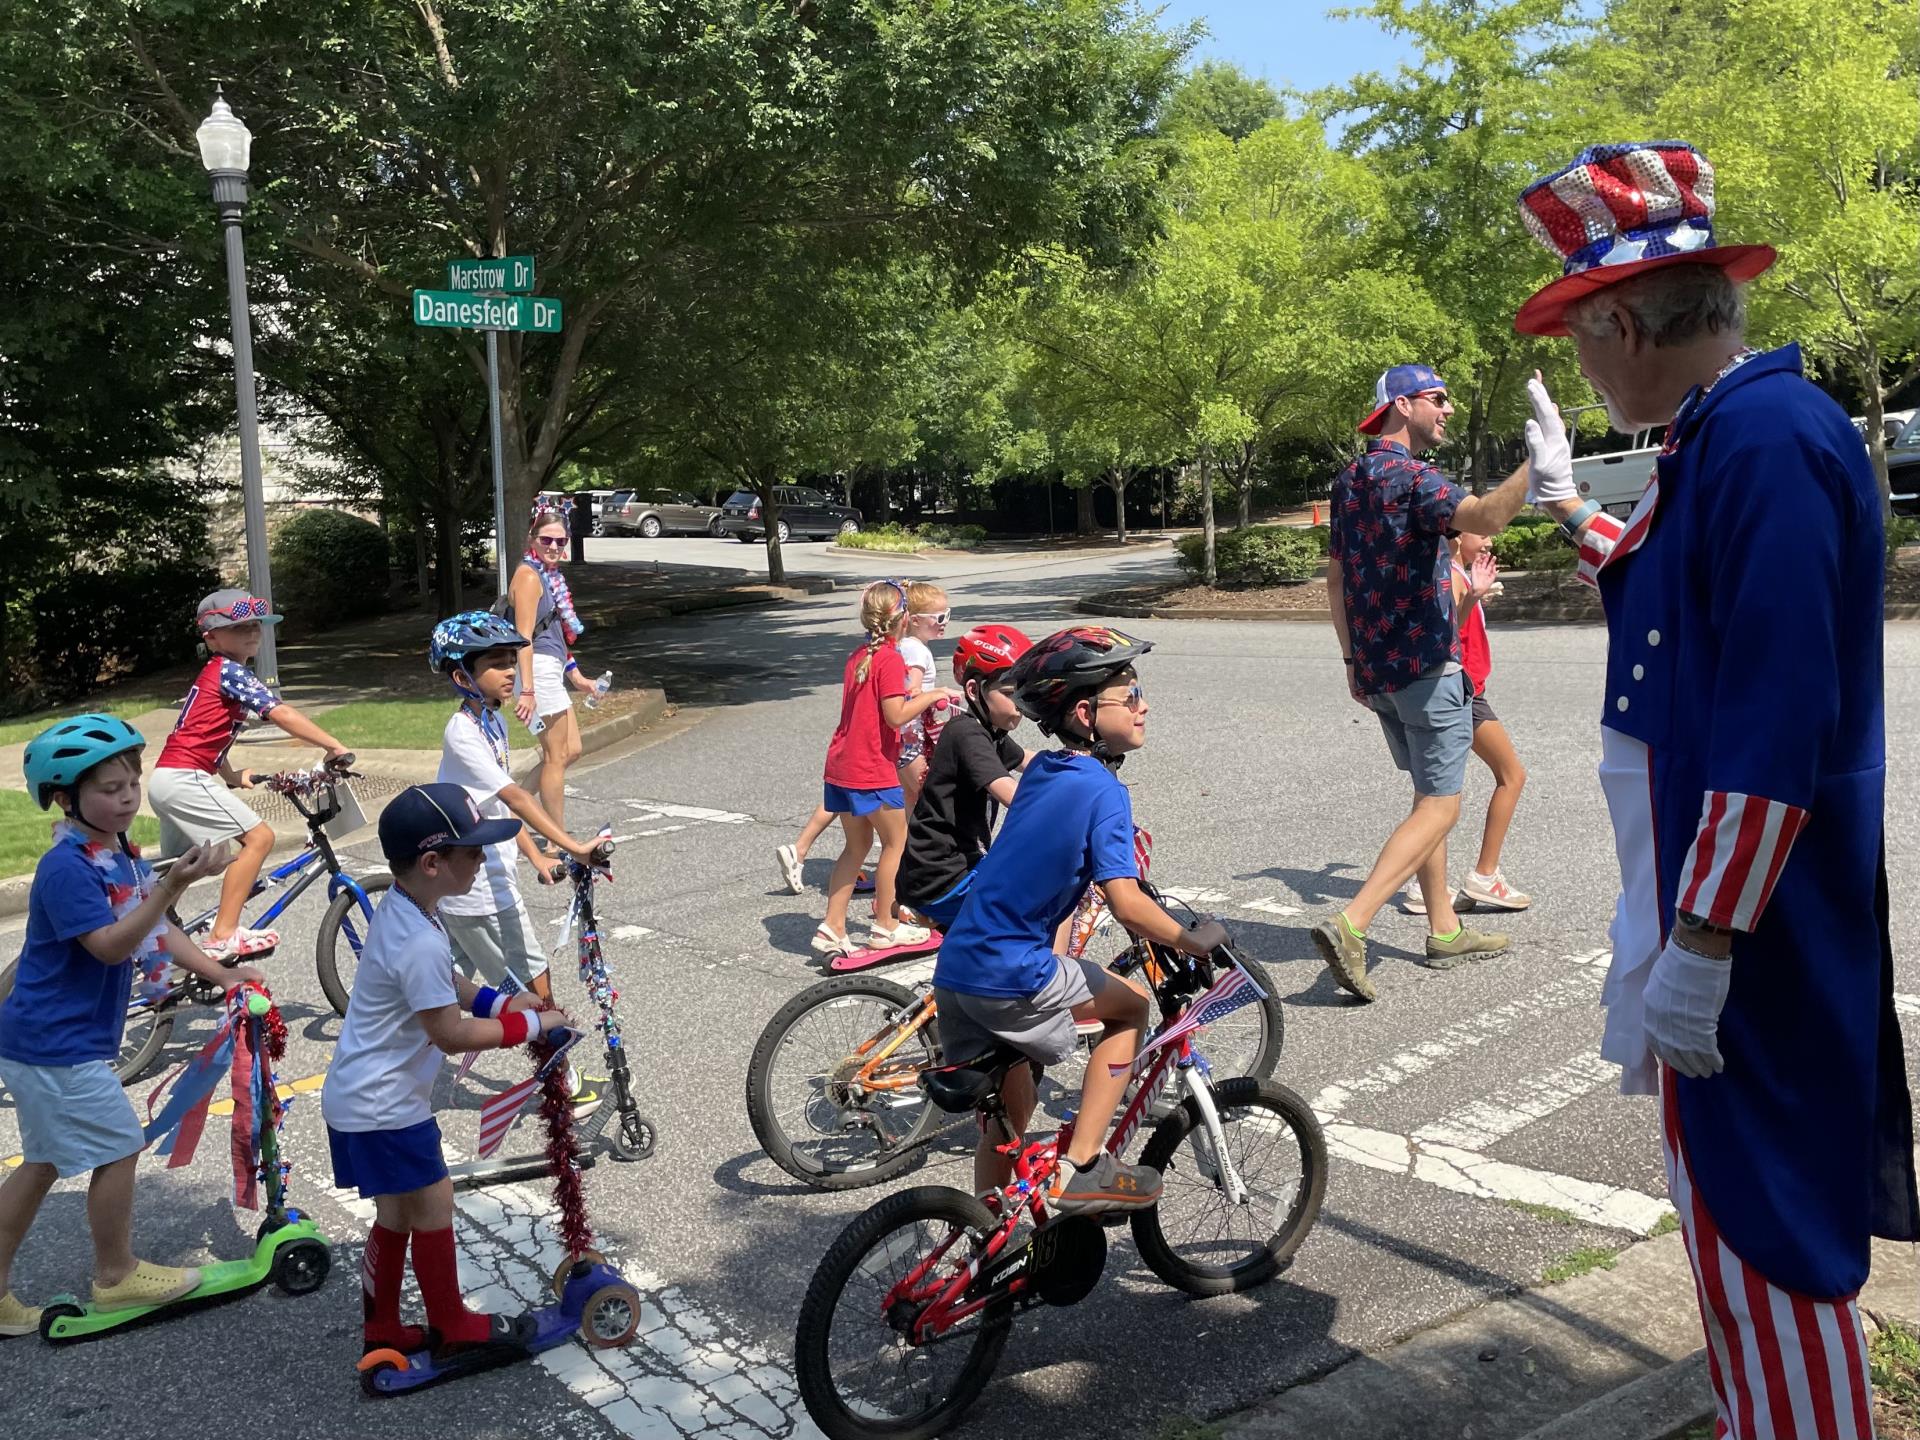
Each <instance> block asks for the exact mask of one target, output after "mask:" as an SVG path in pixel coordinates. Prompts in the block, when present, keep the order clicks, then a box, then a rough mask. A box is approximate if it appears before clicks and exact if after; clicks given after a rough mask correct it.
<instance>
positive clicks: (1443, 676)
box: [1367, 670, 1473, 795]
mask: <svg viewBox="0 0 1920 1440" xmlns="http://www.w3.org/2000/svg"><path fill="white" fill-rule="evenodd" d="M1367 703H1368V704H1369V705H1370V706H1372V707H1373V711H1374V713H1375V714H1377V715H1378V716H1379V717H1380V728H1381V730H1382V731H1384V732H1385V734H1386V737H1387V749H1388V750H1390V751H1392V752H1393V763H1394V764H1395V765H1398V766H1399V767H1400V768H1401V769H1402V770H1404V771H1406V772H1407V773H1408V774H1409V775H1411V776H1412V777H1413V791H1414V793H1415V794H1416V795H1458V794H1459V793H1460V791H1461V789H1462V788H1464V786H1465V785H1466V783H1467V753H1468V752H1469V751H1470V750H1472V749H1473V682H1472V681H1471V680H1469V679H1468V678H1467V672H1466V671H1465V670H1455V671H1453V672H1452V673H1451V674H1448V673H1444V672H1443V671H1441V670H1429V671H1428V672H1427V673H1426V674H1424V675H1422V676H1421V677H1420V678H1419V679H1418V680H1415V681H1414V682H1413V683H1412V684H1411V685H1408V686H1406V687H1405V688H1404V689H1400V690H1395V691H1394V692H1393V693H1392V694H1390V695H1373V696H1369V697H1368V700H1367Z"/></svg>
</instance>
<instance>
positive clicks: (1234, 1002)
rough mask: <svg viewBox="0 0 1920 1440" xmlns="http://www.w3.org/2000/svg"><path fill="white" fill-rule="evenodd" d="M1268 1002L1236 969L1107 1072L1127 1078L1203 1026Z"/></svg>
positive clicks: (1245, 974)
mask: <svg viewBox="0 0 1920 1440" xmlns="http://www.w3.org/2000/svg"><path fill="white" fill-rule="evenodd" d="M1264 998H1265V997H1264V995H1263V994H1262V992H1261V989H1260V987H1259V986H1258V985H1256V984H1254V983H1253V977H1252V976H1250V975H1249V974H1247V972H1246V971H1244V970H1242V969H1241V968H1240V967H1239V966H1238V965H1235V966H1234V967H1233V968H1232V969H1230V970H1228V971H1227V973H1226V974H1224V975H1222V976H1221V977H1220V978H1219V979H1218V980H1216V981H1214V982H1213V988H1212V989H1211V990H1209V991H1207V993H1206V994H1204V995H1202V996H1201V997H1200V998H1199V999H1198V1000H1196V1001H1195V1002H1194V1003H1193V1004H1191V1005H1189V1006H1187V1008H1186V1010H1185V1011H1184V1012H1182V1014H1181V1016H1180V1018H1179V1019H1178V1020H1176V1021H1174V1022H1173V1024H1171V1025H1169V1026H1168V1027H1167V1028H1166V1029H1165V1030H1162V1031H1161V1032H1160V1033H1159V1034H1158V1035H1156V1036H1154V1037H1153V1039H1151V1040H1149V1041H1148V1042H1147V1043H1146V1045H1145V1046H1144V1047H1142V1049H1141V1051H1140V1053H1139V1054H1138V1055H1136V1056H1134V1057H1133V1059H1132V1060H1130V1061H1128V1062H1126V1063H1125V1064H1122V1065H1109V1066H1108V1067H1107V1071H1108V1073H1109V1074H1113V1075H1124V1074H1126V1073H1127V1072H1128V1071H1129V1070H1132V1069H1134V1068H1135V1067H1137V1066H1138V1065H1139V1064H1140V1063H1141V1062H1142V1061H1144V1060H1145V1059H1146V1058H1147V1057H1148V1056H1149V1055H1151V1054H1153V1052H1154V1051H1156V1050H1161V1049H1164V1048H1165V1047H1167V1046H1168V1045H1171V1044H1173V1043H1174V1042H1175V1041H1177V1040H1179V1039H1180V1038H1181V1037H1182V1036H1184V1035H1190V1034H1192V1033H1193V1032H1194V1031H1195V1030H1198V1029H1201V1028H1202V1027H1203V1026H1207V1025H1211V1024H1213V1023H1214V1022H1215V1021H1217V1020H1222V1019H1225V1018H1226V1017H1227V1016H1229V1015H1231V1014H1232V1013H1233V1012H1234V1011H1236V1010H1238V1009H1239V1008H1240V1007H1241V1006H1243V1005H1251V1004H1253V1002H1254V1001H1256V1000H1260V999H1264Z"/></svg>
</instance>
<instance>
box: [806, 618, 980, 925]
mask: <svg viewBox="0 0 1920 1440" xmlns="http://www.w3.org/2000/svg"><path fill="white" fill-rule="evenodd" d="M907 611H908V606H907V587H906V586H905V585H904V584H902V583H901V582H900V581H898V580H876V581H875V582H874V583H873V584H871V585H869V586H868V587H867V588H866V590H865V591H864V592H862V594H861V596H860V627H861V628H862V629H863V630H865V631H866V632H867V638H866V640H865V641H864V642H863V643H862V644H861V645H860V646H858V647H857V648H856V649H855V650H854V652H853V653H852V654H851V655H849V656H847V663H846V668H845V671H844V673H843V675H842V680H841V692H840V724H839V726H838V727H837V728H836V729H835V730H834V732H833V740H832V741H831V743H829V745H828V746H827V766H826V797H825V805H826V808H827V810H828V811H829V812H830V813H832V814H833V815H835V816H837V817H838V818H839V821H840V828H841V829H842V830H843V831H844V832H845V834H846V847H845V848H844V849H843V850H842V851H841V852H840V858H839V860H837V861H836V862H835V863H834V867H833V877H832V878H831V879H830V880H829V881H828V882H827V917H826V919H825V920H823V921H822V922H821V923H820V927H819V928H818V929H817V930H815V931H814V932H813V949H814V952H815V953H816V954H820V955H827V956H837V955H851V954H852V953H853V952H854V950H855V949H856V948H858V947H857V946H855V944H854V943H853V941H852V940H850V939H849V938H848V936H847V908H848V906H849V905H851V904H852V902H853V885H854V881H855V880H856V879H857V878H858V877H859V874H860V863H861V861H863V860H864V859H866V856H867V851H868V850H869V849H870V848H871V847H872V845H873V838H874V836H875V835H876V834H878V835H879V837H880V862H879V864H878V865H876V866H875V867H874V872H873V927H872V930H871V931H870V933H869V934H868V937H867V945H868V947H870V948H872V949H875V950H885V949H888V948H890V947H892V946H895V945H918V944H922V943H924V942H925V941H926V939H927V938H928V932H927V931H926V929H925V928H923V927H922V926H919V925H911V924H900V923H896V917H895V915H894V893H893V887H894V877H895V875H896V874H897V873H898V871H899V869H900V856H901V854H902V852H904V851H905V849H906V844H907V811H906V797H905V796H904V794H902V792H901V789H900V775H899V768H900V727H901V726H903V725H905V724H907V723H908V722H909V721H911V720H915V719H918V718H919V717H920V716H921V715H922V714H924V713H925V712H926V711H928V710H931V709H932V708H933V707H934V706H935V705H936V704H951V703H953V702H954V701H955V700H958V699H960V698H961V697H960V696H958V695H956V694H955V693H954V692H953V691H951V690H947V689H944V688H941V687H935V688H934V689H931V690H927V691H924V692H922V693H919V694H914V695H911V697H910V696H909V691H908V686H907V679H908V677H907V665H906V661H905V660H903V659H902V658H901V656H900V647H899V643H898V642H899V639H900V636H901V634H902V632H903V631H904V630H905V629H906V623H907Z"/></svg>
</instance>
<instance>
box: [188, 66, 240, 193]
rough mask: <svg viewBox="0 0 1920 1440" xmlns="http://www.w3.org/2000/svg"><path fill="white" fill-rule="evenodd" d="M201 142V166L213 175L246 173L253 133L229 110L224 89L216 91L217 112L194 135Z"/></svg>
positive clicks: (202, 123) (214, 104) (217, 88)
mask: <svg viewBox="0 0 1920 1440" xmlns="http://www.w3.org/2000/svg"><path fill="white" fill-rule="evenodd" d="M194 138H195V139H196V140H198V141H199V142H200V163H201V164H202V165H204V166H206V167H207V170H208V171H209V172H210V173H212V174H215V175H217V174H219V173H220V172H221V171H223V170H229V171H235V170H237V171H239V172H240V173H242V174H245V173H246V169H247V159H248V157H249V155H250V154H251V152H252V149H253V132H252V131H250V130H248V129H247V127H246V126H245V125H243V124H241V123H240V117H239V116H238V115H236V114H234V113H233V111H232V110H230V109H228V108H227V102H226V98H225V97H224V96H223V95H222V94H221V93H220V87H219V86H217V85H216V86H215V87H214V90H213V109H212V110H211V111H209V112H208V114H207V118H206V119H204V120H202V121H201V122H200V128H199V129H198V130H196V131H194Z"/></svg>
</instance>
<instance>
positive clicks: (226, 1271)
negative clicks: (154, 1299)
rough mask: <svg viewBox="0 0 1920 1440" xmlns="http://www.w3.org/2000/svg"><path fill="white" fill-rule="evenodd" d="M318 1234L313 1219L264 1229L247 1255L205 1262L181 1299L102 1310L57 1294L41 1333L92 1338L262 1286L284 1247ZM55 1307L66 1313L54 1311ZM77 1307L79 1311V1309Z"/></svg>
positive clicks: (53, 1338)
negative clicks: (122, 1308) (159, 1303)
mask: <svg viewBox="0 0 1920 1440" xmlns="http://www.w3.org/2000/svg"><path fill="white" fill-rule="evenodd" d="M309 1238H310V1239H314V1240H318V1241H320V1242H321V1243H322V1244H324V1243H326V1237H325V1236H324V1235H322V1234H321V1233H320V1227H319V1226H317V1225H315V1224H314V1223H313V1222H312V1221H311V1220H292V1221H289V1222H288V1223H287V1224H285V1225H282V1226H281V1227H280V1228H279V1229H278V1230H274V1231H272V1232H271V1233H269V1234H266V1235H262V1236H261V1237H260V1241H259V1243H258V1244H257V1245H255V1246H254V1248H253V1254H251V1255H249V1256H247V1257H246V1258H245V1259H244V1260H216V1261H215V1262H214V1263H213V1264H211V1265H202V1266H201V1267H200V1283H199V1284H198V1285H197V1286H195V1287H194V1288H193V1289H192V1290H189V1291H188V1292H187V1293H186V1294H185V1295H182V1296H181V1297H180V1298H179V1299H178V1300H169V1301H167V1302H166V1303H165V1304H164V1305H138V1306H134V1307H133V1308H131V1309H127V1310H97V1309H95V1308H94V1306H93V1305H92V1304H91V1303H90V1302H88V1303H82V1302H81V1300H80V1298H79V1297H78V1296H75V1295H56V1296H54V1298H53V1299H51V1300H49V1301H48V1302H47V1304H46V1312H47V1313H46V1317H45V1318H44V1319H43V1320H42V1322H41V1326H40V1334H41V1336H42V1338H44V1339H46V1340H49V1341H51V1342H52V1343H54V1344H56V1345H57V1344H60V1343H61V1342H63V1341H74V1340H90V1339H92V1338H93V1337H94V1336H96V1335H104V1334H106V1333H107V1332H108V1331H111V1330H119V1329H122V1328H124V1327H126V1326H128V1325H138V1324H140V1323H141V1322H143V1321H146V1320H151V1319H154V1318H156V1317H158V1316H161V1315H170V1314H172V1313H174V1312H175V1311H178V1310H192V1309H197V1308H199V1307H200V1306H202V1305H211V1304H215V1303H217V1302H219V1301H222V1300H231V1299H233V1298H234V1297H236V1296H239V1295H245V1294H247V1293H248V1292H250V1291H253V1290H258V1289H259V1288H260V1287H261V1286H262V1285H264V1284H266V1283H267V1280H268V1279H269V1278H270V1277H271V1276H272V1274H273V1261H274V1256H275V1255H277V1254H278V1253H279V1250H280V1247H281V1246H282V1245H286V1244H289V1243H291V1242H292V1241H295V1240H302V1239H309ZM56 1309H59V1310H61V1311H63V1312H64V1313H60V1314H55V1313H53V1312H54V1311H55V1310H56ZM75 1312H77V1313H75Z"/></svg>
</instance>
